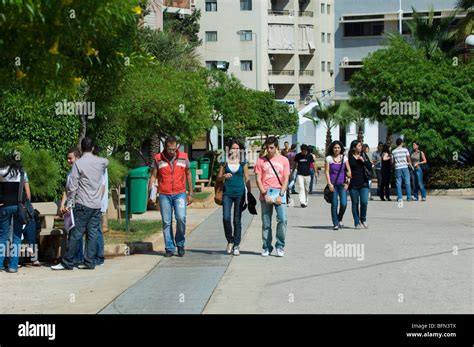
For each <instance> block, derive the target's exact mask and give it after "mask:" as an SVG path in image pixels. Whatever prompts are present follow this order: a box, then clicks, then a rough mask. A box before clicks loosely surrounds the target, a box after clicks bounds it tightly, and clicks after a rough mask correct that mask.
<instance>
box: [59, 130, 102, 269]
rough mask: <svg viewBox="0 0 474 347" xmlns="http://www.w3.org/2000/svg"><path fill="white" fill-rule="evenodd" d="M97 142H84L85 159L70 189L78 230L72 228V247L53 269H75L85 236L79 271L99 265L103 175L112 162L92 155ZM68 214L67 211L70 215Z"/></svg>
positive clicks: (71, 178)
mask: <svg viewBox="0 0 474 347" xmlns="http://www.w3.org/2000/svg"><path fill="white" fill-rule="evenodd" d="M92 149H93V143H92V140H91V139H90V138H88V137H85V138H84V139H83V140H82V141H81V150H82V157H81V158H80V159H78V160H76V161H75V162H74V164H73V166H72V170H71V174H70V176H69V183H68V185H67V187H66V189H67V200H66V210H67V211H70V210H71V209H72V208H73V216H74V221H75V228H72V229H71V236H70V238H69V240H68V247H67V250H66V254H65V255H64V257H63V259H62V262H61V263H60V264H58V265H55V266H52V267H51V269H53V270H72V269H73V267H74V256H75V254H76V252H77V249H78V247H79V242H80V240H81V239H82V237H83V236H84V233H86V231H87V233H86V235H87V239H86V251H85V254H84V264H83V265H79V266H78V268H79V269H89V270H93V269H94V268H95V266H96V258H97V245H98V237H99V232H101V231H100V230H101V228H100V217H101V212H100V209H101V207H102V196H103V176H104V172H105V169H107V167H108V166H109V161H108V160H107V159H105V158H100V157H98V156H95V155H93V154H92ZM66 213H67V212H66Z"/></svg>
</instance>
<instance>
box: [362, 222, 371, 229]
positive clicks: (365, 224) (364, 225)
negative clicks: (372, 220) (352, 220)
mask: <svg viewBox="0 0 474 347" xmlns="http://www.w3.org/2000/svg"><path fill="white" fill-rule="evenodd" d="M360 224H362V226H363V227H364V228H365V229H369V226H368V225H367V223H365V222H362V223H360Z"/></svg>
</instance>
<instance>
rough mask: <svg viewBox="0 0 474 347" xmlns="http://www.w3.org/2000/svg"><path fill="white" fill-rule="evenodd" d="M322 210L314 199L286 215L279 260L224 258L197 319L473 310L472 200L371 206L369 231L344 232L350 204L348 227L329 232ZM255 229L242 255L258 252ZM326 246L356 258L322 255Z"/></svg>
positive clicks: (257, 226) (438, 199) (430, 199)
mask: <svg viewBox="0 0 474 347" xmlns="http://www.w3.org/2000/svg"><path fill="white" fill-rule="evenodd" d="M295 197H296V196H295ZM376 199H377V198H376ZM349 204H350V202H349ZM329 208H330V205H329V204H326V203H325V202H324V201H323V199H322V196H321V195H313V196H311V198H310V206H309V207H308V208H306V209H302V208H299V207H298V208H293V209H288V214H289V225H288V235H287V246H286V253H287V254H286V256H285V258H277V257H275V256H271V257H268V258H262V257H260V256H258V255H256V254H254V253H249V254H246V255H243V256H241V257H238V258H233V260H232V262H231V264H230V266H229V268H228V269H227V271H226V273H225V275H224V277H223V278H222V280H221V281H220V283H219V285H218V286H217V288H216V290H215V291H214V293H213V295H212V297H211V299H210V300H209V303H208V304H207V306H206V308H205V310H204V313H471V314H472V313H473V312H474V307H473V303H474V300H473V281H474V272H473V259H474V257H473V255H474V244H473V235H474V233H473V231H474V229H473V226H474V223H473V216H474V214H473V212H474V199H473V198H462V197H459V198H455V197H428V201H426V202H413V203H405V206H404V208H398V207H397V203H396V202H382V201H377V200H374V201H370V202H369V212H368V223H369V228H370V229H368V230H355V229H352V223H353V222H352V215H351V208H350V207H348V210H347V212H346V216H345V218H344V219H345V223H346V225H347V226H348V228H344V229H343V230H340V231H333V230H331V227H329V225H331V224H332V223H331V220H330V212H329ZM260 230H261V222H260V218H255V219H254V222H253V223H252V225H251V226H250V229H249V230H248V231H247V235H246V238H245V239H244V241H243V243H242V249H244V250H249V251H259V249H260V247H261V236H260ZM334 242H336V243H337V245H343V246H345V245H350V244H356V246H359V247H360V248H359V250H362V246H363V247H364V253H363V256H359V257H358V258H359V259H360V260H359V259H357V257H349V256H347V255H350V253H346V257H330V256H329V255H330V254H327V253H326V252H327V248H326V246H327V245H331V246H332V245H333V244H334ZM336 255H337V254H336ZM359 255H360V254H359Z"/></svg>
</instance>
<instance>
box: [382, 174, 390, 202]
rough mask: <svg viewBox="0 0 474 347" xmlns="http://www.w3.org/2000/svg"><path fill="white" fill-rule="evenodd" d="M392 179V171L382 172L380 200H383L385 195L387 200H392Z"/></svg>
mask: <svg viewBox="0 0 474 347" xmlns="http://www.w3.org/2000/svg"><path fill="white" fill-rule="evenodd" d="M390 178H391V176H390V171H388V172H386V171H382V184H381V185H380V189H379V196H380V199H383V196H384V194H385V198H386V199H390Z"/></svg>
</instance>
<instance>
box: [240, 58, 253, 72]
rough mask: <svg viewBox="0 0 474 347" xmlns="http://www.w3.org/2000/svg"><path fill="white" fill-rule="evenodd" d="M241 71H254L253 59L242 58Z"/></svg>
mask: <svg viewBox="0 0 474 347" xmlns="http://www.w3.org/2000/svg"><path fill="white" fill-rule="evenodd" d="M240 71H252V61H251V60H241V61H240Z"/></svg>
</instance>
